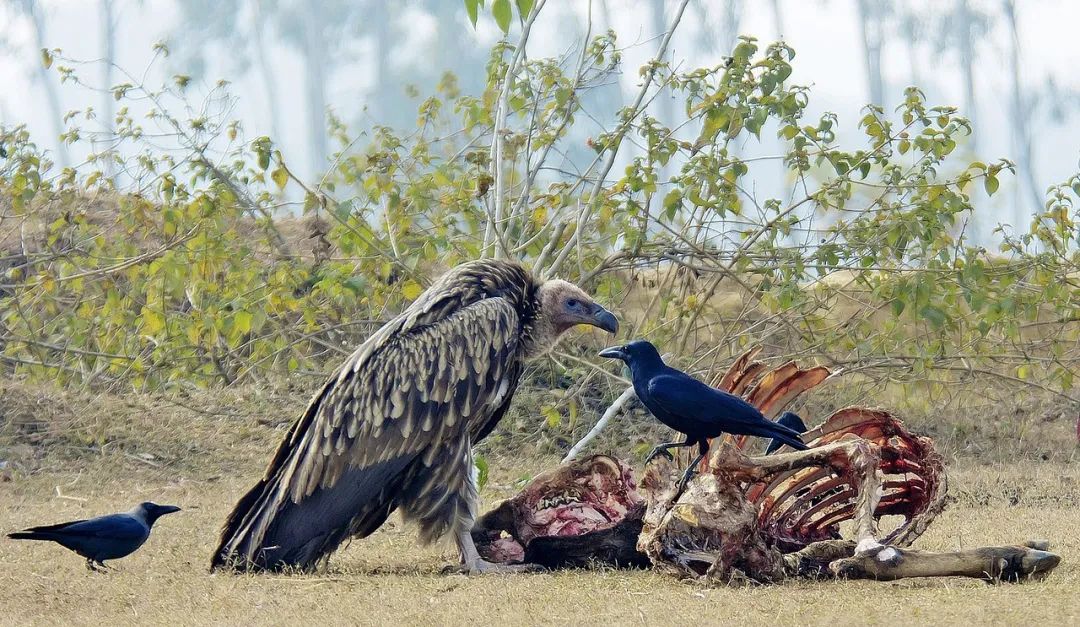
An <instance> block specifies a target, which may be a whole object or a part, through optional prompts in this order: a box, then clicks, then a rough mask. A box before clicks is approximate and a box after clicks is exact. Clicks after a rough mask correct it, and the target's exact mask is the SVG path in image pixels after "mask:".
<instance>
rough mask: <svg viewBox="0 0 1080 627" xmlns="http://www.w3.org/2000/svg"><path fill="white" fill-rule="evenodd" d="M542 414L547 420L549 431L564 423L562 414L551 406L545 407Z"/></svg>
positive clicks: (541, 411) (541, 410) (542, 408)
mask: <svg viewBox="0 0 1080 627" xmlns="http://www.w3.org/2000/svg"><path fill="white" fill-rule="evenodd" d="M540 414H541V415H543V416H544V418H546V419H547V420H546V422H547V426H548V428H549V429H554V428H556V427H558V426H559V425H560V424H561V423H562V414H560V413H559V410H557V409H555V408H554V407H552V406H551V405H544V406H543V407H541V408H540Z"/></svg>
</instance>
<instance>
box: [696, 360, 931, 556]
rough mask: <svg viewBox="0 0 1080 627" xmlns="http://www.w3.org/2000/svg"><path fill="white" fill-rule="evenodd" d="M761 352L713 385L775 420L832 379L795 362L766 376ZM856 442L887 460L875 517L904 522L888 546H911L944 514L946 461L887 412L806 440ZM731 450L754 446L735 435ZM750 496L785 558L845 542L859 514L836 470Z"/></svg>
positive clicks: (800, 474) (773, 481)
mask: <svg viewBox="0 0 1080 627" xmlns="http://www.w3.org/2000/svg"><path fill="white" fill-rule="evenodd" d="M760 350H761V349H760V348H754V349H751V350H749V351H747V352H746V353H744V354H743V355H741V356H740V357H739V358H738V359H737V360H736V361H735V363H734V364H732V366H731V367H730V368H728V370H727V371H726V372H724V373H723V374H722V375H719V376H717V377H716V378H715V379H714V380H713V382H712V383H713V385H714V386H716V387H719V388H720V389H723V390H727V391H729V392H731V393H733V394H739V395H741V396H743V397H744V398H746V399H747V400H748V401H749V402H750V403H752V404H753V405H754V406H755V407H757V408H758V409H759V410H760V411H761V412H762V413H763V414H765V415H766V416H768V417H770V418H775V417H776V416H777V415H779V414H780V413H781V412H783V411H784V409H785V408H786V407H787V406H789V405H790V404H791V403H792V402H793V401H795V400H796V399H797V398H798V397H799V396H800V395H801V394H803V393H804V392H806V391H808V390H810V389H813V388H814V387H816V386H817V385H819V384H821V383H822V382H823V381H825V379H827V378H828V377H829V376H830V374H831V373H830V371H829V369H828V368H825V367H824V366H818V367H815V368H810V369H806V370H804V369H801V368H799V367H798V366H797V365H796V364H795V362H788V363H786V364H783V365H781V366H779V367H777V368H774V369H772V370H767V369H766V366H765V364H763V363H761V362H759V361H756V360H755V358H756V357H757V355H758V354H759V353H760ZM807 422H808V423H811V424H812V423H813V421H812V420H807ZM849 435H854V436H858V437H860V438H863V439H864V440H867V441H869V442H871V443H872V444H874V445H875V446H877V447H878V449H879V450H880V453H881V464H880V466H879V470H880V472H881V473H882V475H883V482H882V495H881V499H880V501H879V503H878V505H877V508H876V510H875V512H874V517H875V518H876V519H877V520H878V521H879V522H880V521H881V518H882V517H883V516H888V515H898V516H901V517H903V522H901V523H900V525H899V526H897V527H896V528H895V529H893V530H892V531H891V532H889V533H888V534H886V535H884V537H883V538H881V541H882V542H883V543H886V544H892V545H896V546H908V545H910V544H911V543H912V542H913V541H914V540H915V539H916V538H918V537H919V536H920V535H921V534H922V533H923V532H924V531H925V530H926V528H927V526H928V525H929V524H930V522H931V521H932V520H933V519H934V518H935V517H936V516H937V515H938V514H939V513H940V512H941V510H942V509H943V508H944V506H945V495H946V491H947V478H946V474H945V465H944V460H943V459H942V458H941V455H939V454H938V452H937V451H936V450H935V448H934V445H933V442H932V441H931V440H930V439H929V438H927V437H923V436H919V435H915V434H912V433H911V432H909V431H908V430H907V428H906V427H905V426H904V424H903V423H902V422H901V421H900V420H899V419H897V418H896V417H895V416H893V415H892V414H890V413H889V412H887V411H885V410H882V409H869V408H862V407H848V408H845V409H841V410H839V411H837V412H835V413H833V414H832V415H831V416H829V417H828V418H826V419H825V420H824V421H823V422H822V423H821V424H820V425H818V426H817V427H815V428H812V429H810V430H809V431H807V432H806V433H805V434H804V435H803V439H804V441H805V442H806V443H807V444H809V445H810V446H812V447H813V446H819V445H822V444H828V443H831V442H835V441H837V440H839V439H841V438H843V437H845V436H849ZM724 442H725V443H730V444H732V445H734V446H735V447H736V448H738V449H739V450H745V449H746V448H747V446H748V443H749V441H748V440H747V438H746V437H736V436H728V435H725V436H724ZM840 470H842V469H840ZM746 495H747V497H748V498H749V500H750V501H751V502H752V503H756V504H757V505H758V507H759V508H760V514H759V518H758V521H759V523H760V525H761V529H762V531H764V532H765V533H766V534H768V535H770V536H771V537H773V538H774V539H775V540H776V542H777V543H778V545H779V546H780V548H781V549H782V550H784V551H794V550H799V549H801V548H803V547H805V546H806V545H808V544H810V543H811V542H816V541H819V540H828V539H835V538H839V537H841V534H840V524H841V523H843V522H845V521H848V520H851V519H852V518H853V516H854V512H855V498H856V491H855V488H854V486H853V485H851V483H850V481H849V479H848V478H847V477H846V476H845V475H844V473H843V472H837V469H834V468H830V467H814V468H802V469H799V470H794V471H786V472H783V473H780V474H777V475H774V476H772V477H770V478H769V479H768V480H767V481H762V482H757V483H753V484H750V485H748V486H747V487H746Z"/></svg>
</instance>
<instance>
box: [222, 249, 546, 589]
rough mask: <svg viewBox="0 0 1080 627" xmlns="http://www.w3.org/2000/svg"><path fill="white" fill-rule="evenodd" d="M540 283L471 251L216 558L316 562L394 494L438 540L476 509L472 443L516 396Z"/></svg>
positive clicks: (360, 357) (249, 498)
mask: <svg viewBox="0 0 1080 627" xmlns="http://www.w3.org/2000/svg"><path fill="white" fill-rule="evenodd" d="M536 289H537V285H536V283H535V282H534V281H533V279H532V277H531V276H530V275H529V273H528V272H527V271H526V270H524V268H522V267H521V266H519V265H517V264H512V263H507V262H501V261H483V262H475V263H471V264H466V265H465V266H462V267H459V268H458V269H456V270H454V271H452V272H450V273H448V274H447V275H445V276H443V277H442V278H440V279H439V280H438V281H436V282H435V284H433V285H432V286H431V287H430V288H429V289H428V290H427V291H425V292H424V293H423V294H422V295H421V296H420V297H419V298H418V299H417V300H416V301H415V302H413V304H412V305H411V306H410V307H409V308H408V309H406V310H405V311H404V312H402V314H401V315H400V316H398V317H397V318H395V319H394V320H392V321H390V322H389V323H387V324H386V325H384V326H383V327H382V328H381V329H379V330H378V331H377V332H376V333H375V334H373V335H372V336H371V338H369V339H368V340H367V341H366V342H364V344H362V345H361V346H360V347H359V348H358V349H357V350H356V352H354V353H353V355H352V356H351V357H350V358H349V359H348V360H347V361H346V362H345V363H344V364H342V366H341V367H340V368H339V369H338V371H337V372H336V373H335V375H333V376H332V377H331V379H330V380H329V381H328V382H327V384H326V385H325V386H324V387H323V389H322V390H320V392H319V393H318V394H317V395H316V396H315V398H313V400H312V402H311V404H310V406H309V407H308V409H307V411H306V412H305V413H304V415H303V416H302V417H301V419H300V420H298V421H297V422H296V423H295V424H294V425H293V427H292V429H290V432H289V434H288V436H287V437H286V438H285V439H284V441H283V442H282V445H281V446H280V447H279V449H278V451H277V453H276V454H275V456H274V459H273V460H272V462H271V464H270V466H269V467H268V468H267V472H266V474H265V476H264V478H263V480H262V481H261V482H260V483H259V484H258V485H256V486H255V487H254V488H253V489H252V490H251V491H250V492H249V493H248V494H247V495H246V496H245V497H244V498H243V499H242V500H241V501H240V503H238V504H237V507H236V508H235V510H234V511H233V513H232V514H231V515H230V517H229V519H228V521H227V522H226V526H225V528H224V530H223V532H222V538H221V544H220V546H219V548H218V551H217V553H216V554H215V557H214V560H213V564H214V565H215V566H221V565H226V564H231V565H233V566H235V567H239V568H244V569H248V568H254V569H261V568H277V567H281V566H286V565H289V566H299V567H302V568H310V567H312V566H314V564H315V563H317V561H318V560H319V559H321V558H323V557H324V556H325V555H327V554H328V553H330V552H331V551H333V550H334V549H335V548H337V546H338V545H339V544H340V543H341V542H342V541H343V540H345V539H346V538H348V537H349V536H350V535H352V534H358V533H360V534H366V533H370V532H371V531H373V530H374V529H375V528H377V527H378V526H379V525H380V524H381V522H382V520H385V517H386V516H387V515H389V513H390V512H391V511H393V509H394V508H395V507H402V508H403V510H404V512H405V514H406V515H407V516H408V517H410V518H414V519H416V520H417V521H418V522H419V523H420V525H421V537H422V539H425V540H431V539H434V538H436V537H438V536H439V535H441V534H442V533H444V532H445V531H447V530H448V529H450V528H457V526H460V525H462V524H465V522H463V521H470V520H471V517H472V516H473V515H474V514H475V511H474V510H475V501H476V487H475V485H474V484H473V479H472V471H473V468H472V456H471V447H472V445H473V444H474V443H475V442H476V441H477V440H478V439H479V438H481V437H483V436H485V435H486V434H487V433H488V432H489V431H490V430H491V428H492V427H493V426H494V423H495V422H497V421H498V419H499V417H501V416H502V414H503V412H505V409H506V406H507V405H508V404H509V401H510V399H511V398H512V396H513V391H514V389H515V388H516V386H517V383H518V378H519V377H520V373H521V370H522V364H523V360H524V358H525V357H526V355H525V350H524V346H525V345H527V344H530V343H531V338H529V337H527V330H528V329H530V328H532V324H533V323H534V318H535V316H536V315H537V314H536V311H537V309H538V307H537V304H536V302H535V292H536ZM335 495H338V496H342V497H343V498H338V497H337V496H335ZM350 499H351V501H356V502H351V501H350ZM316 506H317V507H320V508H322V510H323V511H318V510H313V509H311V508H315V507H316ZM309 510H310V511H309Z"/></svg>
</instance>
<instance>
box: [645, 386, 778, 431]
mask: <svg viewBox="0 0 1080 627" xmlns="http://www.w3.org/2000/svg"><path fill="white" fill-rule="evenodd" d="M648 392H649V396H650V397H651V398H652V400H653V401H655V402H656V404H657V405H658V406H660V407H661V408H663V409H664V410H665V411H667V412H668V413H670V414H672V415H674V416H678V417H680V418H682V419H684V420H688V421H692V422H695V423H700V424H701V425H720V427H721V428H722V429H723V430H724V431H727V432H729V433H744V432H745V431H741V430H739V429H752V428H755V427H760V426H761V423H762V422H768V420H767V419H766V418H765V416H763V415H761V412H760V411H758V410H757V408H756V407H754V406H753V405H751V404H750V403H748V402H746V401H745V400H743V399H742V398H739V397H738V396H735V395H734V394H728V393H727V392H724V391H722V390H717V389H716V388H713V387H710V386H708V385H706V384H704V383H702V382H701V381H698V380H697V379H694V378H693V377H691V376H689V375H686V374H682V373H679V374H662V375H658V376H655V377H653V378H651V379H649V384H648Z"/></svg>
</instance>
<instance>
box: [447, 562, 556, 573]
mask: <svg viewBox="0 0 1080 627" xmlns="http://www.w3.org/2000/svg"><path fill="white" fill-rule="evenodd" d="M546 570H547V569H546V568H544V567H543V566H541V565H540V564H496V563H495V562H489V561H487V560H485V559H476V560H473V561H472V562H471V563H470V564H468V565H465V564H462V565H461V566H459V567H458V572H461V573H465V574H466V575H469V576H472V575H491V574H513V573H542V572H544V571H546Z"/></svg>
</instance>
